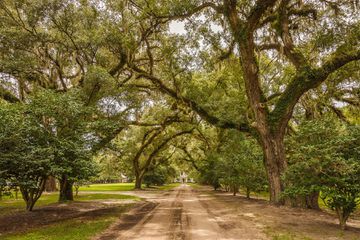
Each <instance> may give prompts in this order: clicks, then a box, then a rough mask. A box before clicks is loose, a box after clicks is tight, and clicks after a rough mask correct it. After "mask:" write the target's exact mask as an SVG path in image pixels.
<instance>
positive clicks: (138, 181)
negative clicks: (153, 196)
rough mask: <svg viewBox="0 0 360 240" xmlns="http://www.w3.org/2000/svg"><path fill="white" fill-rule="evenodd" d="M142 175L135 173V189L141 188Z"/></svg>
mask: <svg viewBox="0 0 360 240" xmlns="http://www.w3.org/2000/svg"><path fill="white" fill-rule="evenodd" d="M142 179H143V176H142V175H141V174H135V189H138V190H141V185H142Z"/></svg>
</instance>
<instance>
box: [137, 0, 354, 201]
mask: <svg viewBox="0 0 360 240" xmlns="http://www.w3.org/2000/svg"><path fill="white" fill-rule="evenodd" d="M132 2H135V1H132ZM354 4H355V2H352V1H344V2H343V1H340V2H337V3H333V2H328V1H307V2H303V1H295V0H282V1H278V0H266V1H245V2H244V1H236V0H224V1H215V2H214V1H212V2H203V1H186V2H184V3H183V4H182V3H179V2H176V3H175V2H171V3H169V2H167V3H166V2H162V3H161V4H159V3H157V4H153V5H151V4H149V5H147V6H146V7H144V8H142V7H141V5H139V3H138V4H137V6H139V7H138V9H139V11H144V12H145V14H148V16H150V17H153V18H154V19H162V20H164V21H165V20H168V21H171V20H174V19H176V20H178V19H184V18H188V17H192V16H194V15H195V14H199V13H200V12H201V14H203V16H204V17H205V18H207V19H209V21H208V23H212V22H214V23H219V25H220V26H222V27H223V36H226V37H228V38H230V39H231V40H230V41H229V40H228V39H227V40H228V41H226V39H225V40H224V42H225V43H227V42H230V43H231V44H229V48H230V50H232V49H234V45H235V46H236V51H234V54H235V55H236V56H237V57H238V58H239V65H238V68H239V70H240V76H239V77H241V78H242V79H243V81H244V86H245V91H246V96H247V99H248V102H249V107H250V109H251V118H250V121H248V122H233V121H228V120H227V119H226V120H224V121H222V120H223V119H221V118H219V117H216V116H214V115H212V114H211V113H209V111H207V109H206V108H204V107H202V106H201V105H199V104H197V103H196V102H194V101H193V100H192V99H189V98H186V97H184V96H182V95H181V93H179V91H178V90H177V89H179V85H180V84H179V80H178V81H176V79H179V78H176V77H175V81H174V80H171V79H172V78H174V77H173V76H171V75H166V74H164V73H161V74H160V73H157V74H154V69H153V67H152V66H153V65H155V64H154V63H153V62H152V61H149V62H148V63H149V66H150V67H148V68H147V69H144V68H139V67H137V66H134V65H130V66H131V67H132V69H133V70H134V71H135V72H137V73H138V74H139V75H140V76H141V77H143V78H145V79H148V80H150V81H151V82H152V83H153V84H154V85H155V86H157V87H159V88H160V89H161V90H162V91H163V92H164V93H166V94H168V95H170V96H172V97H174V98H176V99H178V100H179V101H181V102H183V103H185V104H187V105H188V106H190V107H191V108H192V109H193V110H194V111H196V112H198V113H199V115H200V116H202V117H203V118H204V119H206V120H208V121H209V122H210V123H213V124H215V125H217V126H220V127H225V128H237V129H239V130H240V131H250V132H253V134H254V135H255V136H256V137H257V138H258V141H259V143H260V145H261V146H262V149H263V152H264V158H265V167H266V170H267V175H268V180H269V185H270V196H271V202H273V203H282V200H281V198H280V195H281V192H282V190H283V189H284V185H283V183H282V181H281V174H282V173H283V172H284V171H285V169H286V167H287V162H286V157H285V149H284V136H285V134H286V130H287V127H288V123H289V121H290V119H291V117H292V113H293V109H294V107H295V106H296V104H297V103H298V101H299V99H300V98H301V97H302V96H303V95H304V94H305V93H306V92H307V91H309V90H310V89H314V88H316V87H319V86H320V85H321V84H322V83H323V82H324V81H326V80H327V79H328V78H329V77H330V76H331V75H332V74H335V73H336V72H337V71H339V70H341V69H342V67H346V66H347V65H349V64H353V63H354V62H355V61H358V60H359V59H360V51H359V41H358V40H359V19H358V16H359V14H357V13H358V10H357V7H356V5H354ZM200 30H201V29H200ZM208 35H211V36H214V38H216V37H217V35H215V34H211V32H210V34H208ZM220 39H221V38H220ZM151 46H152V45H151V43H150V47H149V49H151ZM220 46H221V45H220ZM220 50H221V49H220ZM183 52H185V54H189V52H186V51H183ZM176 54H181V51H177V52H176ZM193 55H195V54H193ZM264 57H267V58H270V59H271V61H270V62H269V63H268V64H267V65H264V64H261V62H262V60H263V58H264ZM149 58H150V60H151V58H154V56H153V55H151V54H149ZM173 58H175V59H179V57H177V58H176V57H175V55H173ZM181 60H182V61H184V60H183V59H181ZM188 62H191V61H188ZM183 64H186V62H185V63H184V62H183ZM273 64H277V66H278V71H277V72H276V73H275V74H273V75H271V74H266V70H267V69H266V68H267V66H268V65H270V66H271V65H273ZM168 65H172V66H174V65H175V66H176V64H174V63H173V61H169V63H168ZM177 67H178V68H181V67H184V65H181V63H180V64H178V65H177ZM181 69H183V68H181ZM169 72H171V71H169ZM175 76H176V75H175ZM276 81H277V82H281V84H278V85H277V86H279V88H278V89H276V88H273V84H272V82H276ZM240 114H243V113H240Z"/></svg>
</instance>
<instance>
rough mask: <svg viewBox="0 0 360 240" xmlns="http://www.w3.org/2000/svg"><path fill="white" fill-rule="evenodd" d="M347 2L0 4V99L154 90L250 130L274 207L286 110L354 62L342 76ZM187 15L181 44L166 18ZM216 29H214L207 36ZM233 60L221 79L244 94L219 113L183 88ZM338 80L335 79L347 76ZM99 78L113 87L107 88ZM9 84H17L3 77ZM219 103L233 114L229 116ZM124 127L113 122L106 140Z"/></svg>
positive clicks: (353, 57)
mask: <svg viewBox="0 0 360 240" xmlns="http://www.w3.org/2000/svg"><path fill="white" fill-rule="evenodd" d="M355 3H356V1H337V2H329V1H322V0H321V1H310V0H309V1H300V0H263V1H260V0H259V1H255V0H254V1H236V0H223V1H220V0H218V1H211V2H210V1H209V2H206V1H200V0H188V1H175V0H174V1H142V0H139V1H135V0H132V1H121V2H112V1H100V0H99V1H97V2H95V3H94V2H91V1H73V0H68V1H48V2H46V3H42V4H39V3H38V2H37V1H33V0H24V1H16V2H14V1H2V2H1V3H0V11H1V14H0V16H1V20H2V21H0V31H1V35H2V36H3V37H2V38H1V39H0V41H1V42H0V49H1V51H0V54H1V57H0V72H1V73H2V76H4V77H6V78H7V79H8V80H6V81H5V83H6V84H1V91H0V93H1V94H0V95H1V96H2V97H3V98H4V99H6V100H7V101H9V102H16V101H19V100H22V99H24V98H25V97H26V95H27V94H29V93H30V92H31V91H32V88H31V87H30V86H32V85H41V86H43V87H45V88H53V89H57V90H60V91H67V90H68V89H69V88H72V87H74V86H79V87H84V89H85V90H86V92H87V93H88V94H89V98H88V100H89V101H88V103H89V104H94V103H95V102H96V101H99V100H100V98H98V97H97V94H100V95H102V94H104V92H108V90H117V89H123V88H126V89H132V90H134V89H136V91H137V92H142V93H144V94H146V93H148V92H149V91H153V90H160V91H161V92H162V93H164V94H166V95H169V96H171V97H172V98H174V99H175V100H176V104H174V108H176V109H178V110H184V109H186V108H190V109H192V110H193V111H195V112H196V113H197V114H198V115H199V116H200V117H202V118H203V119H204V120H206V121H208V122H209V123H211V124H213V125H216V126H218V127H221V128H235V129H238V130H239V131H242V132H249V133H251V134H252V135H253V136H255V137H256V138H257V139H258V142H259V143H260V145H261V146H262V149H263V153H264V158H265V167H266V170H267V175H268V179H269V185H270V193H271V194H270V195H271V201H272V202H273V203H281V202H282V200H281V199H280V193H281V192H282V190H283V189H284V185H283V183H282V181H281V178H280V175H281V174H282V173H283V172H284V170H285V169H286V166H287V162H286V158H285V151H284V142H283V139H284V136H285V134H286V130H287V128H288V123H289V121H290V119H291V117H292V113H293V110H294V107H295V106H296V105H297V103H298V102H299V100H300V99H301V98H302V97H303V96H304V94H305V93H306V92H308V91H309V90H310V89H315V88H317V87H319V88H321V87H323V85H322V84H323V83H324V82H325V81H326V80H328V81H327V82H330V81H331V82H332V81H333V78H332V76H334V74H338V73H339V71H342V70H346V69H347V68H350V67H351V65H352V64H354V65H355V67H353V68H351V69H352V70H348V71H355V72H357V71H358V70H357V68H356V64H357V63H358V62H357V60H358V59H359V41H358V40H359V19H358V16H359V14H357V13H358V8H357V6H356V4H355ZM200 15H201V17H200ZM186 18H190V19H191V20H192V22H193V23H195V24H194V25H197V26H199V27H196V26H194V25H192V24H191V23H189V32H190V33H189V39H187V38H186V37H181V36H178V35H173V34H171V33H169V32H168V25H169V23H170V22H171V21H172V20H182V19H186ZM201 18H203V19H205V20H204V23H203V25H201V23H202V22H201ZM213 25H216V26H217V27H218V28H220V29H221V30H220V31H219V32H215V31H214V30H213V29H211V27H210V26H213ZM201 39H203V40H204V41H202V42H200V40H201ZM224 59H225V60H224ZM234 59H235V60H236V61H235V64H233V67H232V68H233V69H232V72H233V74H232V75H231V76H229V75H226V74H222V78H219V79H220V80H221V79H227V78H229V77H230V78H235V79H237V81H238V82H239V86H240V85H241V87H239V89H240V88H242V90H243V93H241V91H239V92H238V97H239V98H241V99H240V101H238V99H236V94H234V93H236V91H235V92H234V91H231V92H229V93H228V95H227V97H229V99H230V97H231V99H233V97H234V95H235V99H236V101H233V100H230V101H225V104H227V106H226V107H225V108H224V109H225V110H221V109H219V108H218V107H216V108H212V107H213V106H214V104H212V105H203V104H204V101H202V100H201V99H199V98H197V97H196V96H197V95H198V94H196V92H201V91H202V90H204V88H194V89H191V87H192V84H191V83H192V82H196V81H198V78H199V77H198V76H199V75H200V76H203V77H204V79H207V78H208V75H207V74H204V73H205V72H211V71H215V70H216V68H218V67H219V66H222V67H223V66H224V65H225V66H226V65H227V64H229V61H230V62H232V60H234ZM222 61H224V62H222ZM232 63H233V62H232ZM197 74H199V75H197ZM91 75H96V76H98V77H97V78H95V79H101V81H94V83H95V84H94V85H92V88H87V85H86V81H87V79H92V78H91V77H90V78H87V77H86V76H91ZM234 76H235V77H234ZM344 76H345V77H344V78H342V77H340V79H343V80H345V79H349V76H346V74H345V75H344ZM2 79H3V77H2ZM215 79H217V78H215ZM102 80H105V82H106V83H109V82H110V83H111V84H110V85H107V84H105V88H104V87H102V86H104V85H103V83H104V82H103V81H102ZM108 80H110V81H108ZM210 80H212V78H211V77H209V81H210ZM12 81H15V82H17V84H15V85H14V84H9V83H11V82H12ZM90 82H91V81H90ZM221 82H222V81H219V83H221ZM189 83H190V84H189ZM7 85H12V87H15V88H16V89H18V90H17V91H18V93H19V94H14V91H9V87H8V86H7ZM106 86H111V87H106ZM220 86H221V84H220ZM229 86H231V85H229ZM339 86H340V85H338V86H336V88H335V89H338V88H339ZM88 90H90V91H88ZM103 90H105V91H103ZM191 90H193V91H195V93H194V92H193V93H191ZM205 90H208V88H205ZM115 92H116V91H115ZM94 95H95V98H94V97H93V96H94ZM110 95H111V96H116V93H115V94H114V93H111V94H110ZM199 95H200V94H199ZM244 95H246V99H244ZM350 95H351V98H352V96H353V93H350ZM340 98H341V99H340V100H341V101H345V99H346V100H350V101H351V99H349V98H348V97H345V98H343V97H341V96H340ZM215 99H216V98H215ZM244 100H245V102H244ZM205 102H206V101H205ZM239 103H241V104H239ZM244 103H245V104H244ZM236 105H239V106H240V107H236ZM244 106H245V107H244ZM227 109H231V111H233V112H232V113H231V114H227V113H226V112H227V111H226V110H227ZM224 113H226V114H224ZM223 116H224V118H223ZM123 129H124V128H123V126H119V128H113V130H114V131H113V132H112V134H110V135H111V136H116V134H117V133H119V132H121V131H122V130H123ZM112 138H113V137H110V138H105V140H106V141H105V142H108V141H109V140H111V139H112Z"/></svg>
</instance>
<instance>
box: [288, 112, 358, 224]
mask: <svg viewBox="0 0 360 240" xmlns="http://www.w3.org/2000/svg"><path fill="white" fill-rule="evenodd" d="M288 141H289V143H288V146H289V154H290V157H291V158H290V159H291V165H290V167H289V169H288V170H287V173H286V174H285V180H286V181H287V189H286V191H285V193H284V194H285V195H287V196H296V195H306V194H309V193H311V192H313V191H321V198H322V199H323V200H324V203H325V204H326V205H327V206H328V207H329V208H330V209H332V210H334V211H336V213H337V215H338V217H339V221H340V225H341V227H342V228H344V227H345V223H346V220H347V219H348V217H349V215H350V214H351V213H352V212H353V211H354V210H355V209H356V206H357V204H358V203H359V202H358V201H359V200H358V199H359V197H360V162H359V159H360V147H359V146H360V128H359V126H349V125H343V124H340V123H339V122H337V121H335V120H332V119H328V118H324V119H321V120H314V121H308V122H305V123H303V124H302V125H301V126H300V127H299V131H298V132H297V133H296V134H295V135H294V136H291V137H290V138H289V140H288Z"/></svg>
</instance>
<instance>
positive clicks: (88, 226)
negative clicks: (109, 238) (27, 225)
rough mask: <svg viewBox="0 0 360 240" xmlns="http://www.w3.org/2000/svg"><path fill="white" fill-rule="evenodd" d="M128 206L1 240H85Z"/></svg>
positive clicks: (5, 236)
mask: <svg viewBox="0 0 360 240" xmlns="http://www.w3.org/2000/svg"><path fill="white" fill-rule="evenodd" d="M129 207H130V206H129V205H127V206H119V207H117V208H116V209H117V210H115V211H113V212H111V213H109V215H106V216H102V217H97V218H95V219H91V220H83V219H81V220H80V219H75V220H67V221H64V222H61V223H57V224H53V225H50V226H45V227H41V228H36V229H33V230H30V231H28V232H26V233H21V234H20V233H19V234H10V235H4V236H1V239H3V240H73V239H76V240H87V239H91V238H92V237H93V236H95V235H96V234H97V233H100V232H102V231H103V230H105V229H106V228H108V227H109V226H110V224H112V223H113V222H114V221H115V220H116V219H118V218H119V215H120V214H121V213H122V212H124V211H126V209H128V208H129Z"/></svg>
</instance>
